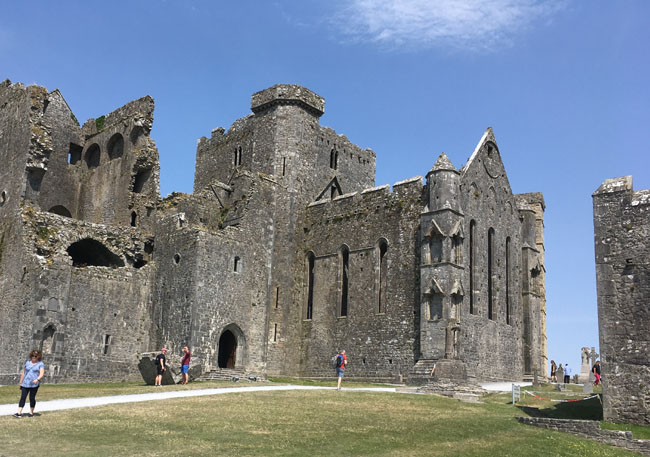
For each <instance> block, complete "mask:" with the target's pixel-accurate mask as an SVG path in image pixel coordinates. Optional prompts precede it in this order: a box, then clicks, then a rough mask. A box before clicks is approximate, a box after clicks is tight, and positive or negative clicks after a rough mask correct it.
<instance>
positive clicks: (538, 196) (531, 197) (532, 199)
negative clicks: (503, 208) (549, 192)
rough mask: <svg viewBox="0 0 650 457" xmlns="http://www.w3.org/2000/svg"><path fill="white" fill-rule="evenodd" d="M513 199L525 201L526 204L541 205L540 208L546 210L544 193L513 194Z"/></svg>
mask: <svg viewBox="0 0 650 457" xmlns="http://www.w3.org/2000/svg"><path fill="white" fill-rule="evenodd" d="M513 195H514V197H515V200H516V201H517V202H518V203H519V201H522V202H525V203H527V204H528V205H535V204H538V205H541V207H542V210H546V202H545V201H544V195H542V193H541V192H526V193H523V194H513Z"/></svg>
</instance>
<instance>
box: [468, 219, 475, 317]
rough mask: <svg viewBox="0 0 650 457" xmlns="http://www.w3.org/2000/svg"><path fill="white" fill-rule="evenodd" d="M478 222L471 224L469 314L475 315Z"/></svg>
mask: <svg viewBox="0 0 650 457" xmlns="http://www.w3.org/2000/svg"><path fill="white" fill-rule="evenodd" d="M475 237H476V221H474V220H472V221H470V223H469V246H468V251H469V313H470V314H474V311H475V307H474V267H475V265H474V264H475V262H476V258H475V256H474V245H475V244H476V240H475Z"/></svg>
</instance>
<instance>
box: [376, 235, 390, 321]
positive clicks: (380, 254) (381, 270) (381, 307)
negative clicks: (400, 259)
mask: <svg viewBox="0 0 650 457" xmlns="http://www.w3.org/2000/svg"><path fill="white" fill-rule="evenodd" d="M376 251H377V261H378V262H377V279H376V284H377V312H378V313H384V312H386V288H387V285H388V279H387V277H388V264H387V261H386V254H387V253H388V241H386V239H385V238H381V239H380V240H379V241H378V242H377V247H376Z"/></svg>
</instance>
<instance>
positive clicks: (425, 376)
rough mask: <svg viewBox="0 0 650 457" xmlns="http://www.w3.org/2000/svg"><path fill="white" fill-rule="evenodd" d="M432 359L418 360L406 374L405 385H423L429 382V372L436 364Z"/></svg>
mask: <svg viewBox="0 0 650 457" xmlns="http://www.w3.org/2000/svg"><path fill="white" fill-rule="evenodd" d="M436 362H437V360H434V359H420V360H418V361H417V362H416V363H415V365H413V368H411V370H410V371H409V373H408V378H407V380H406V381H407V383H408V384H410V385H423V384H427V383H428V382H430V381H431V370H433V366H434V365H435V364H436Z"/></svg>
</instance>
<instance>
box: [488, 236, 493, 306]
mask: <svg viewBox="0 0 650 457" xmlns="http://www.w3.org/2000/svg"><path fill="white" fill-rule="evenodd" d="M487 264H488V265H487V280H488V286H487V293H488V319H494V314H493V308H494V284H493V273H494V229H493V228H492V227H490V228H489V229H488V243H487Z"/></svg>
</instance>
